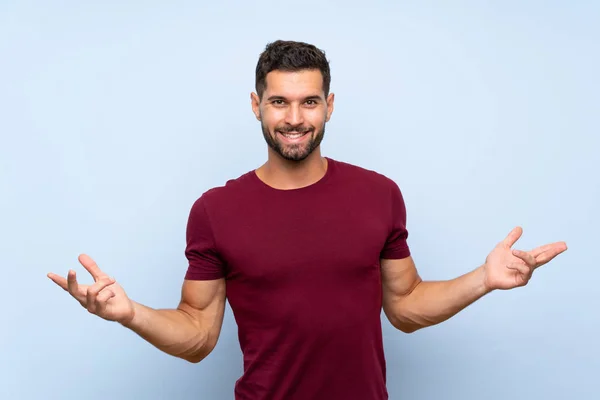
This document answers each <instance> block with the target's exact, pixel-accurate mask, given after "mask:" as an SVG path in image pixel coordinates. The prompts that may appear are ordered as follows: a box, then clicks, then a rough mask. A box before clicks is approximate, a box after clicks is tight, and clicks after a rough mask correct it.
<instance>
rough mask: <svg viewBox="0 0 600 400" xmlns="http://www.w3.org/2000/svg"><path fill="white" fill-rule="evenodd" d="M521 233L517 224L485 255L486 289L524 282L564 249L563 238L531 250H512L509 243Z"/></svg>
mask: <svg viewBox="0 0 600 400" xmlns="http://www.w3.org/2000/svg"><path fill="white" fill-rule="evenodd" d="M522 234H523V229H522V228H521V227H516V228H515V229H513V230H512V232H510V234H509V235H508V236H507V237H506V239H504V240H503V241H502V242H500V243H498V245H496V247H495V248H494V250H492V252H491V253H490V254H489V255H488V256H487V258H486V260H485V264H484V266H483V269H484V285H485V287H486V289H488V290H494V289H512V288H515V287H520V286H525V285H527V283H528V282H529V280H530V279H531V275H532V274H533V271H535V270H536V269H537V268H538V267H541V266H542V265H544V264H546V263H547V262H549V261H551V260H552V259H553V258H554V257H556V256H557V255H559V254H560V253H562V252H564V251H565V250H567V245H566V243H565V242H555V243H550V244H546V245H544V246H540V247H537V248H535V249H533V250H531V251H522V250H513V249H511V248H512V246H513V245H514V244H515V243H516V241H517V240H519V238H520V237H521V235H522Z"/></svg>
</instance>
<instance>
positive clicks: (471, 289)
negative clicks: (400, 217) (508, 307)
mask: <svg viewBox="0 0 600 400" xmlns="http://www.w3.org/2000/svg"><path fill="white" fill-rule="evenodd" d="M381 273H382V279H383V293H384V296H383V309H384V312H385V314H386V316H387V318H388V319H389V321H390V323H391V324H392V325H393V326H394V327H396V328H397V329H400V330H401V331H403V332H406V333H411V332H414V331H416V330H418V329H421V328H425V327H427V326H431V325H435V324H439V323H440V322H443V321H445V320H447V319H449V318H450V317H452V316H454V315H455V314H457V313H458V312H459V311H461V310H463V309H464V308H466V307H467V306H469V305H470V304H472V303H473V302H474V301H476V300H477V299H479V298H480V297H482V296H483V295H485V294H486V293H488V291H489V290H488V289H486V288H485V286H484V285H483V276H482V274H483V270H482V268H478V269H476V270H474V271H471V272H469V273H467V274H465V275H462V276H460V277H458V278H456V279H452V280H448V281H423V280H421V278H420V277H419V274H418V273H417V269H416V267H415V263H414V261H413V259H412V257H407V258H404V259H400V260H381Z"/></svg>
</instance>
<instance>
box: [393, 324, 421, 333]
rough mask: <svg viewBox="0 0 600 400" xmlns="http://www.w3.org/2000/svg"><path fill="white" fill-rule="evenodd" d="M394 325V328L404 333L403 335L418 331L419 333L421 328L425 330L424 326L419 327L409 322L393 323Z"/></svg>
mask: <svg viewBox="0 0 600 400" xmlns="http://www.w3.org/2000/svg"><path fill="white" fill-rule="evenodd" d="M392 325H393V326H394V328H396V329H398V330H399V331H401V332H403V333H414V332H416V331H418V330H419V329H421V328H424V327H423V326H420V325H417V324H413V323H408V322H400V321H398V322H395V323H392Z"/></svg>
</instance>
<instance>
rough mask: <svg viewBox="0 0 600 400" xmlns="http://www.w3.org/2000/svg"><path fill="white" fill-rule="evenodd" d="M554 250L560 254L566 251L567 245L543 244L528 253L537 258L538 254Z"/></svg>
mask: <svg viewBox="0 0 600 400" xmlns="http://www.w3.org/2000/svg"><path fill="white" fill-rule="evenodd" d="M554 248H556V249H557V250H560V252H561V253H562V252H563V251H565V250H566V249H567V244H566V243H565V242H555V243H550V244H545V245H543V246H540V247H536V248H535V249H533V250H531V251H530V253H531V254H532V255H533V256H534V257H537V256H539V255H540V254H542V253H545V252H546V251H548V250H552V249H554Z"/></svg>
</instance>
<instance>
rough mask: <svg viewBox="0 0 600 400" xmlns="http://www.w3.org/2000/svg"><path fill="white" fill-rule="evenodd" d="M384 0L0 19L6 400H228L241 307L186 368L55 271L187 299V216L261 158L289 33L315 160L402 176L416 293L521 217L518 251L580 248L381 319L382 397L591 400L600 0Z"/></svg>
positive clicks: (166, 301) (70, 10) (120, 8)
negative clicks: (320, 107)
mask: <svg viewBox="0 0 600 400" xmlns="http://www.w3.org/2000/svg"><path fill="white" fill-rule="evenodd" d="M390 3H391V2H390ZM390 3H385V2H375V3H372V4H370V5H369V6H367V5H366V3H365V2H359V3H357V2H348V1H343V2H342V1H339V2H325V1H322V2H311V1H305V2H243V3H242V2H239V3H233V2H229V3H225V2H219V3H218V4H217V2H211V3H210V4H208V5H205V4H202V3H201V2H197V1H188V2H142V1H137V2H133V1H129V2H116V1H113V2H76V1H71V2H54V3H52V2H42V1H38V2H27V1H21V2H16V1H3V2H1V3H0V134H1V140H0V168H1V170H0V172H1V173H0V190H1V196H0V206H1V208H0V213H1V214H0V216H1V220H0V246H1V251H0V267H1V268H2V278H3V283H4V284H3V286H2V289H1V290H0V296H1V297H2V304H3V307H2V308H3V315H2V318H1V320H2V329H1V330H0V338H1V344H0V346H1V347H0V352H1V358H0V363H1V364H0V398H2V399H80V398H86V399H90V400H92V399H107V398H111V399H166V398H169V399H217V400H220V399H232V398H233V385H234V382H235V380H236V379H237V378H238V376H239V374H240V373H241V354H240V350H239V345H238V342H237V331H236V326H235V323H234V320H233V317H232V315H231V313H230V309H227V315H226V318H225V322H224V327H223V330H222V336H221V338H220V341H219V344H218V346H217V348H216V350H215V351H214V353H212V354H211V355H210V357H209V358H207V359H206V360H205V361H203V362H202V363H200V364H189V363H186V362H184V361H181V360H178V359H175V358H172V357H170V356H167V355H165V354H163V353H161V352H159V351H158V350H156V349H154V348H153V347H152V346H151V345H149V344H148V343H146V342H144V341H143V340H142V339H140V338H138V337H137V336H136V335H135V334H133V333H132V332H130V331H128V330H126V329H123V328H122V327H120V326H119V325H117V324H114V323H109V322H106V321H104V320H101V319H99V318H97V317H94V316H92V315H90V314H88V313H87V312H86V311H85V310H84V309H83V308H81V307H80V306H79V304H78V303H77V302H76V301H74V300H73V299H72V298H70V297H69V296H68V295H67V293H65V292H63V291H62V290H61V289H59V288H58V287H56V286H55V285H54V284H53V283H52V282H51V281H50V280H49V279H48V278H46V273H47V272H49V271H54V272H57V273H61V274H66V272H67V271H68V269H69V268H75V269H76V270H77V271H78V272H79V274H80V276H81V277H85V280H86V282H89V279H88V277H87V276H86V274H84V273H85V271H84V270H83V268H82V267H81V266H80V265H79V263H78V262H77V255H78V254H79V253H87V254H90V255H91V256H92V257H94V258H95V259H96V260H97V261H98V263H99V265H100V266H101V267H102V268H104V269H105V270H106V271H107V272H108V273H109V274H111V275H114V276H116V277H117V279H118V280H119V281H120V282H121V284H122V285H123V286H124V287H125V289H126V290H127V291H128V294H129V295H130V296H131V297H132V298H133V299H135V300H137V301H140V302H142V303H145V304H147V305H149V306H152V307H159V308H165V307H168V308H172V307H174V306H176V305H177V302H178V300H179V296H180V287H181V283H182V279H183V275H184V273H185V270H186V260H185V258H184V254H183V249H184V244H185V243H184V230H185V224H186V220H187V216H188V212H189V209H190V207H191V205H192V203H193V202H194V200H195V199H196V198H197V197H198V196H200V195H201V194H202V193H203V192H204V191H205V190H207V189H208V188H210V187H213V186H217V185H221V184H223V183H224V182H225V181H226V180H227V179H229V178H232V177H237V176H239V175H240V174H242V173H244V172H246V171H248V170H250V169H253V168H255V167H257V166H259V165H260V164H261V163H262V162H263V161H264V160H265V158H266V145H265V143H264V140H263V138H262V136H261V133H260V129H259V125H258V123H257V121H256V120H255V119H254V117H253V115H252V113H251V109H250V97H249V93H250V92H251V91H253V84H254V76H253V71H254V67H255V64H256V60H257V57H258V55H259V53H260V52H261V51H262V50H263V48H264V46H265V45H266V43H267V42H269V41H272V40H275V39H279V38H282V39H294V40H304V41H308V42H313V43H315V44H316V45H318V46H319V47H321V48H323V49H325V50H326V52H327V56H328V58H329V59H330V60H331V68H332V74H333V80H332V90H333V91H334V92H335V93H336V96H337V97H336V110H335V112H334V114H333V119H332V121H331V122H330V124H329V125H328V129H327V134H326V138H325V141H324V143H323V153H324V154H325V155H328V156H330V157H334V158H338V159H340V160H343V161H347V162H351V163H355V164H359V165H361V166H364V167H367V168H370V169H375V170H378V171H379V172H382V173H384V174H386V175H388V176H389V177H391V178H393V179H395V180H396V181H397V182H398V184H399V185H400V186H401V188H402V190H403V192H404V195H405V199H406V203H407V207H408V228H409V230H410V245H411V247H412V250H413V252H414V257H415V260H416V262H417V266H418V268H419V270H420V272H421V274H422V276H423V277H424V278H425V279H446V278H453V277H456V276H458V275H460V274H462V273H464V272H467V271H469V270H471V269H473V268H475V267H477V266H478V265H480V264H481V263H482V262H483V261H484V259H485V256H486V255H487V254H488V253H489V251H490V250H491V249H492V247H493V246H494V245H495V244H496V243H497V242H498V241H499V240H502V239H503V238H504V237H505V235H506V234H508V232H509V231H510V229H512V228H513V227H514V226H515V225H518V224H520V225H522V226H523V227H524V236H523V238H522V239H521V241H520V242H518V245H517V247H518V248H523V249H530V248H531V247H533V246H537V245H539V244H543V243H547V242H551V241H556V240H565V241H566V242H567V243H568V245H569V251H568V252H567V253H565V254H564V255H562V256H561V257H559V259H556V260H555V261H554V262H553V263H552V264H549V265H547V266H545V267H544V268H543V269H542V270H539V271H538V272H536V274H535V275H534V278H533V280H532V281H531V282H530V284H529V285H528V286H527V287H525V288H522V289H518V290H513V291H510V292H497V293H493V294H491V295H489V296H488V297H485V298H484V299H482V300H481V301H479V302H478V303H476V304H475V305H473V306H471V307H469V308H468V309H467V310H465V311H464V312H462V313H461V314H459V315H458V316H456V317H454V318H453V319H451V320H450V321H447V322H445V323H443V324H442V325H439V326H436V327H432V328H429V329H426V330H422V331H419V332H417V333H415V334H413V335H405V334H403V333H401V332H399V331H395V330H394V329H393V328H392V327H391V326H390V324H389V323H388V322H387V321H386V320H385V319H383V324H384V334H385V347H386V354H387V360H388V382H389V392H390V397H391V399H412V400H418V399H445V400H446V399H460V400H465V399H484V398H485V399H492V400H495V399H597V398H599V396H600V394H599V393H600V391H599V390H598V389H599V388H598V376H599V373H600V361H599V360H600V348H599V346H598V337H600V335H599V334H600V318H599V313H598V305H599V304H598V303H599V301H598V296H597V287H598V284H597V281H598V279H600V272H598V271H599V267H600V265H599V264H598V259H597V249H598V240H599V239H600V237H599V235H598V226H599V225H600V218H599V212H598V205H599V200H600V184H599V177H598V176H599V173H600V162H599V158H600V157H599V156H598V148H599V146H600V140H599V139H598V134H599V132H598V114H599V110H600V101H599V100H600V97H599V92H600V85H599V79H598V71H599V70H600V62H599V61H600V60H599V51H598V43H599V41H600V37H599V36H600V35H599V33H600V28H599V27H598V25H597V22H598V20H600V12H599V11H600V8H599V6H598V2H595V4H593V2H592V1H589V2H584V1H572V2H566V1H564V2H558V1H552V2H547V1H544V2H542V1H528V2H517V1H510V2H505V1H497V2H495V3H496V4H495V5H490V4H488V5H485V6H484V5H482V4H483V2H475V1H472V2H462V1H461V2H443V1H438V2H411V4H404V5H392V4H390ZM450 3H452V5H450ZM487 3H489V2H487Z"/></svg>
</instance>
